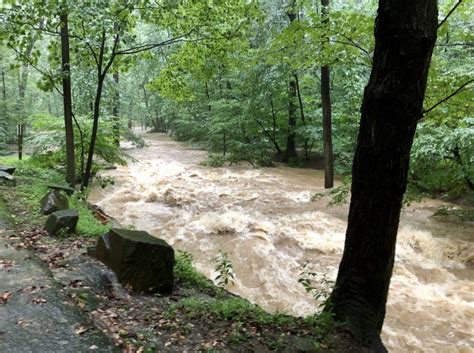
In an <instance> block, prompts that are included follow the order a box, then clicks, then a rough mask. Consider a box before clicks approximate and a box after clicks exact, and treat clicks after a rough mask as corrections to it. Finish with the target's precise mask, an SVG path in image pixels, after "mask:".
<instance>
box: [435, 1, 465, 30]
mask: <svg viewBox="0 0 474 353" xmlns="http://www.w3.org/2000/svg"><path fill="white" fill-rule="evenodd" d="M461 3H462V0H458V2H457V3H456V5H454V6H453V8H452V9H451V10H450V11H449V12H448V14H447V15H446V17H445V18H444V19H443V20H442V21H441V22H440V23H439V24H438V28H439V27H441V26H442V25H443V24H444V23H445V22H446V20H447V19H448V18H449V16H451V15H452V14H453V12H454V10H456V8H457V7H458V6H459V5H461Z"/></svg>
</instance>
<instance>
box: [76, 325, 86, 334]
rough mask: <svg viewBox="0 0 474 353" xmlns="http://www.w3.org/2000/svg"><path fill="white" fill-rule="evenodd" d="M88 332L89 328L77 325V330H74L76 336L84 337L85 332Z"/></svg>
mask: <svg viewBox="0 0 474 353" xmlns="http://www.w3.org/2000/svg"><path fill="white" fill-rule="evenodd" d="M88 330H89V328H87V327H85V326H81V325H76V326H75V328H74V333H75V334H76V335H82V334H83V333H84V332H87V331H88Z"/></svg>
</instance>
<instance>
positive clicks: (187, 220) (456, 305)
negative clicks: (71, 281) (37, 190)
mask: <svg viewBox="0 0 474 353" xmlns="http://www.w3.org/2000/svg"><path fill="white" fill-rule="evenodd" d="M145 138H146V140H147V143H148V146H147V147H145V148H142V149H136V148H128V149H127V153H128V154H130V155H131V156H132V157H134V158H135V161H134V162H131V163H130V164H129V165H128V166H126V167H119V168H118V169H117V170H113V171H107V172H106V173H104V174H106V175H108V176H112V177H114V178H115V185H113V186H109V187H107V188H106V189H100V188H98V187H96V188H95V189H94V190H93V191H92V193H91V195H90V197H89V200H90V201H91V202H93V203H96V204H97V205H99V206H100V207H101V208H102V209H103V210H104V211H105V212H106V213H108V214H110V215H111V216H112V217H114V218H116V219H117V220H118V221H119V222H120V223H121V224H123V225H133V226H134V227H135V228H136V229H143V230H147V231H149V232H150V233H151V234H153V235H155V236H158V237H161V238H163V239H165V240H167V241H168V242H169V243H170V244H172V245H173V246H174V247H175V248H176V249H180V250H185V251H188V252H189V253H191V254H192V255H193V257H194V262H195V266H196V267H197V269H198V270H199V271H201V272H202V273H203V274H205V275H206V276H208V277H209V278H211V279H213V278H215V276H216V272H215V271H214V268H215V262H214V260H213V259H215V257H216V255H217V254H218V253H219V251H220V250H222V251H224V252H226V253H227V254H228V257H229V259H230V260H231V262H232V264H233V267H234V272H235V277H236V280H235V284H234V285H232V286H231V287H230V288H229V290H230V291H232V292H234V293H236V294H238V295H240V296H242V297H245V298H247V299H248V300H250V301H251V302H254V303H257V304H258V305H260V306H261V307H263V308H264V309H266V310H268V311H270V312H285V313H289V314H292V315H297V316H305V315H309V314H312V313H314V312H316V311H317V310H318V303H317V302H316V301H315V299H314V298H313V297H312V296H311V295H310V294H308V293H306V292H305V290H304V288H303V286H302V285H301V284H300V283H298V279H299V278H300V277H301V275H300V273H301V271H302V265H303V263H304V262H305V261H309V263H310V264H311V268H312V269H313V270H314V272H316V273H317V276H316V279H315V286H320V288H321V290H328V288H325V287H327V285H326V284H324V283H323V282H324V281H323V278H324V277H327V278H329V279H332V280H334V279H335V278H336V274H337V268H338V264H339V261H340V258H341V256H342V250H343V245H344V233H345V228H346V217H347V212H348V207H347V205H346V206H339V207H328V206H327V202H328V199H325V198H323V199H321V200H319V201H317V202H311V201H310V197H311V194H312V193H314V192H321V191H323V190H324V189H323V173H322V172H321V171H316V170H309V169H297V168H286V167H277V168H260V169H252V168H250V167H247V166H245V167H244V166H238V167H226V168H209V167H204V166H201V165H199V163H200V162H201V161H203V160H205V159H206V157H207V153H206V152H204V151H198V150H192V149H189V148H186V147H183V146H182V145H181V144H179V143H178V142H174V141H172V140H171V139H170V138H169V137H166V136H164V135H160V134H147V135H145ZM124 147H126V146H124ZM443 205H446V204H444V203H442V202H440V201H436V200H429V199H427V200H424V201H423V202H422V203H418V204H415V205H413V206H411V207H409V208H406V209H404V210H403V212H402V220H401V223H400V230H399V236H398V245H397V253H396V263H395V268H394V272H393V277H392V281H391V286H390V293H389V298H388V305H387V316H386V319H385V324H384V329H383V333H382V338H383V341H384V342H385V344H386V345H387V347H388V348H389V350H390V351H391V352H463V353H467V352H474V282H473V280H474V229H473V228H474V227H473V225H472V223H471V224H469V223H443V222H440V221H437V220H435V219H433V218H431V215H432V214H433V212H434V211H436V210H437V209H438V208H439V207H441V206H443Z"/></svg>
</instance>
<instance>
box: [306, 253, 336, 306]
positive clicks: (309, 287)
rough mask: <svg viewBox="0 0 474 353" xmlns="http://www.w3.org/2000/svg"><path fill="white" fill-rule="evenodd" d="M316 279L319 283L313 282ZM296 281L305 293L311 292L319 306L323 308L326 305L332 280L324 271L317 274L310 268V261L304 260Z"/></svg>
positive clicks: (332, 285) (331, 287)
mask: <svg viewBox="0 0 474 353" xmlns="http://www.w3.org/2000/svg"><path fill="white" fill-rule="evenodd" d="M318 277H320V278H318ZM316 280H318V282H319V283H315V281H316ZM298 283H300V284H301V285H302V286H303V287H304V289H305V291H306V293H309V294H311V296H312V297H313V298H314V299H316V300H317V301H318V302H319V303H320V304H319V307H321V308H324V307H325V306H327V305H328V300H329V294H330V292H331V290H332V289H333V287H334V281H332V280H330V279H329V278H328V277H327V274H326V273H324V274H323V275H322V276H318V273H316V272H314V271H313V270H312V269H311V265H310V263H309V262H308V261H305V262H304V263H303V265H302V266H301V273H300V277H299V279H298Z"/></svg>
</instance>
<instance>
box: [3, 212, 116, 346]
mask: <svg viewBox="0 0 474 353" xmlns="http://www.w3.org/2000/svg"><path fill="white" fill-rule="evenodd" d="M1 217H2V216H1V214H0V352H5V353H15V352H19V353H20V352H21V353H23V352H48V353H54V352H58V353H65V352H71V353H77V352H112V351H113V346H112V345H111V343H110V341H109V339H108V338H107V337H106V336H105V335H104V334H103V333H102V332H101V331H99V330H98V329H96V328H94V327H91V323H90V322H88V321H87V320H86V319H85V318H84V317H83V316H82V315H81V313H80V312H79V311H78V310H77V308H75V307H74V306H73V305H72V304H71V303H70V302H69V300H68V298H67V297H66V295H65V294H64V293H63V292H62V289H61V286H59V285H58V283H57V282H56V281H55V280H54V279H53V277H52V274H51V272H50V271H49V269H48V267H47V266H46V265H45V264H44V263H43V262H42V261H41V260H40V259H38V258H37V257H36V255H35V254H33V253H32V252H31V251H30V250H27V249H26V248H25V245H24V243H22V241H21V238H19V237H18V236H17V235H15V232H13V231H12V230H11V229H9V227H8V224H7V223H6V222H5V220H2V219H1Z"/></svg>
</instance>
